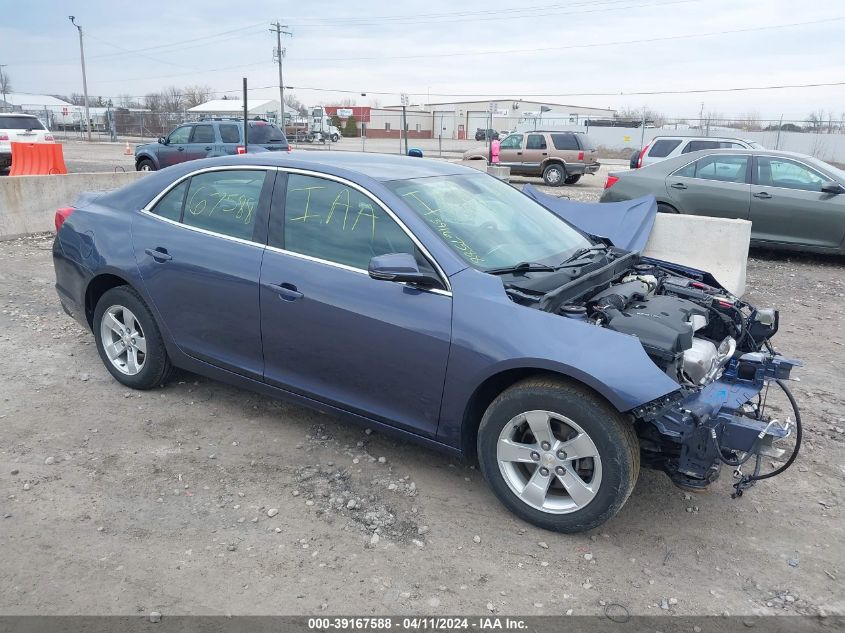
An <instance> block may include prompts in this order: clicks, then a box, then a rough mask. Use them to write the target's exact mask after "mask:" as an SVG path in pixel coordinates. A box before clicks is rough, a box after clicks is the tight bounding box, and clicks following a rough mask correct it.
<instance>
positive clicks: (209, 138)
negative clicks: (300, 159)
mask: <svg viewBox="0 0 845 633" xmlns="http://www.w3.org/2000/svg"><path fill="white" fill-rule="evenodd" d="M248 123H249V138H248V139H247V140H248V142H249V148H248V149H249V151H271V152H275V151H286V152H289V151H291V150H290V145H288V140H287V138H285V134H284V132H282V130H281V129H280V128H279V126H278V125H276V124H275V123H268V122H267V121H249V122H248ZM257 148H261V149H257ZM243 151H244V144H243V121H242V120H240V119H203V120H201V121H192V122H190V123H182V124H181V125H179V126H178V127H176V128H175V129H174V130H173V131H172V132H170V134H168V135H167V136H162V137H161V138H159V139H158V142H156V143H145V144H144V145H138V146H136V147H135V169H137V170H138V171H154V170H156V169H163V168H165V167H170V166H171V165H176V164H178V163H184V162H186V161H189V160H197V159H198V158H209V157H212V156H226V155H227V154H240V153H243Z"/></svg>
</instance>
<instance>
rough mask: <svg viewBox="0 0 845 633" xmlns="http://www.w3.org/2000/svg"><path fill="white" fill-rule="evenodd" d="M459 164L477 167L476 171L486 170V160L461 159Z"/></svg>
mask: <svg viewBox="0 0 845 633" xmlns="http://www.w3.org/2000/svg"><path fill="white" fill-rule="evenodd" d="M461 165H463V166H464V167H472V168H473V169H477V170H478V171H487V161H486V160H462V161H461Z"/></svg>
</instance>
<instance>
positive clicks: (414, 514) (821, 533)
mask: <svg viewBox="0 0 845 633" xmlns="http://www.w3.org/2000/svg"><path fill="white" fill-rule="evenodd" d="M573 189H574V188H573ZM50 245H51V238H49V237H44V236H41V237H33V238H27V239H22V240H17V241H13V242H5V243H0V328H2V329H1V330H0V358H2V364H0V380H2V382H0V424H2V433H0V489H1V490H2V495H0V517H5V518H0V547H2V549H1V550H0V551H2V553H3V565H2V566H0V595H2V599H1V600H0V613H2V614H22V613H38V614H59V613H61V614H124V615H136V614H143V613H147V612H150V611H153V610H155V611H159V612H161V613H163V614H164V615H165V616H167V615H173V614H200V613H201V614H319V613H350V612H351V613H358V614H369V613H394V614H403V613H415V614H420V613H426V614H445V613H452V614H454V613H474V614H486V613H490V612H491V611H492V612H496V613H502V614H523V615H534V614H538V615H539V614H568V613H571V614H577V615H582V614H599V613H602V612H603V610H604V608H605V606H604V605H605V603H618V604H620V605H623V606H624V608H625V609H627V610H628V611H629V612H630V613H631V614H651V615H654V614H668V613H674V614H687V615H692V614H696V615H697V614H702V615H710V614H724V613H730V614H732V615H737V614H818V613H828V614H833V613H838V614H842V613H843V612H845V592H843V578H845V548H843V546H842V543H843V542H845V521H843V500H845V499H844V498H843V497H844V496H843V492H845V488H843V484H845V463H844V462H843V447H845V432H844V431H845V397H843V394H842V387H843V379H842V373H841V372H842V357H843V351H845V348H843V345H845V329H843V327H845V323H843V313H842V306H843V298H845V281H843V279H845V278H843V274H842V273H843V266H845V261H843V260H842V259H830V258H806V257H787V256H784V255H771V254H765V253H754V254H753V257H752V260H751V262H750V267H749V275H748V277H749V293H748V298H749V299H750V300H752V301H753V302H757V303H759V304H761V305H768V304H775V305H778V306H779V307H780V308H781V309H782V310H783V312H782V330H781V333H780V335H779V336H778V337H777V343H778V346H779V348H781V349H782V350H784V351H785V352H788V353H789V354H791V355H795V356H799V357H801V358H803V359H804V360H805V362H806V365H807V366H806V368H805V369H803V370H800V372H799V375H800V376H801V378H802V382H800V383H794V384H795V390H796V395H797V396H798V398H799V400H800V403H801V405H802V407H803V410H804V420H805V427H806V443H805V448H804V451H803V452H802V455H801V457H800V459H799V461H798V462H797V464H796V465H795V466H794V467H793V468H792V469H790V470H789V471H788V472H787V473H786V474H785V475H783V476H782V477H780V478H778V479H776V480H774V481H770V482H763V483H761V484H759V485H758V486H757V487H755V488H754V489H752V490H751V491H749V492H748V493H747V494H746V496H744V497H743V498H742V499H739V500H731V498H730V496H729V492H730V490H731V488H730V484H731V479H730V473H729V472H724V474H723V479H722V480H721V481H720V482H719V483H718V484H717V485H716V486H715V487H714V490H713V491H712V492H710V493H709V494H705V495H700V496H694V497H692V498H688V497H686V495H685V493H684V492H682V491H680V490H678V489H677V488H675V487H673V486H672V485H671V484H670V483H669V480H668V478H666V477H665V476H664V475H662V474H660V473H655V472H651V471H643V472H642V474H641V476H640V479H639V483H638V484H637V487H636V489H635V490H634V493H633V496H632V498H631V499H630V500H629V502H628V504H627V505H626V506H625V507H624V508H623V510H622V512H621V513H620V514H619V515H618V516H617V517H616V518H615V519H614V520H613V521H611V522H610V523H608V524H606V525H605V526H603V527H602V528H600V529H599V530H597V531H596V532H595V533H591V534H584V535H577V536H563V535H557V534H552V533H548V532H543V531H541V530H538V529H535V528H533V527H531V526H529V525H526V524H524V523H521V522H520V521H519V520H517V519H515V518H514V517H513V516H512V515H510V514H509V513H508V512H507V511H506V510H504V509H503V508H502V507H501V506H500V505H499V503H498V502H497V501H496V500H495V498H494V497H493V495H492V494H491V493H490V492H489V491H488V489H487V487H486V486H485V484H484V482H483V481H482V478H481V477H480V475H479V472H478V471H477V470H476V469H475V468H473V467H472V466H470V465H467V464H463V463H459V462H457V461H455V460H452V459H449V458H447V457H444V456H442V455H440V454H437V453H433V452H430V451H428V450H424V449H420V448H418V447H416V446H413V445H410V444H404V443H399V442H395V441H393V440H391V439H388V438H385V437H384V436H381V435H379V434H377V433H372V434H370V433H368V432H366V431H365V430H364V429H361V428H357V427H352V426H347V425H344V424H341V423H339V422H338V421H337V420H335V419H333V418H331V417H327V416H324V415H320V414H317V413H313V412H311V411H309V410H305V409H301V408H299V407H295V406H291V405H288V404H285V403H280V402H276V401H272V400H269V399H266V398H263V397H260V396H256V395H253V394H251V393H247V392H244V391H239V390H237V389H233V388H231V387H228V386H225V385H222V384H219V383H216V382H213V381H210V380H207V379H205V378H200V377H197V376H194V375H188V374H184V373H182V374H179V375H178V376H177V378H176V379H174V380H173V381H172V382H171V383H170V384H168V385H167V386H166V387H164V388H162V389H157V390H154V391H149V392H134V391H130V390H128V389H126V388H124V387H121V386H120V385H119V384H118V383H117V382H115V381H114V380H113V379H112V378H111V377H110V375H109V374H108V373H107V372H106V370H105V368H104V367H103V366H102V364H101V362H100V360H99V358H98V356H97V353H96V350H95V348H94V345H93V339H92V336H91V334H90V332H87V331H84V330H83V329H82V328H81V327H79V326H78V325H76V324H75V323H74V322H73V321H71V320H70V319H69V318H68V317H66V316H65V315H64V314H63V313H62V311H61V309H60V307H59V304H58V301H57V299H56V296H55V293H54V291H53V287H52V284H53V269H52V263H51V255H50ZM270 515H273V516H270ZM376 529H377V532H376V533H377V534H378V538H377V539H376V538H373V536H372V535H373V534H374V530H376ZM376 541H377V542H376Z"/></svg>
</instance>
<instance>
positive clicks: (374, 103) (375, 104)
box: [370, 99, 381, 109]
mask: <svg viewBox="0 0 845 633" xmlns="http://www.w3.org/2000/svg"><path fill="white" fill-rule="evenodd" d="M370 107H371V108H376V109H378V108H380V107H381V100H380V99H370Z"/></svg>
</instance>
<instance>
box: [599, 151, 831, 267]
mask: <svg viewBox="0 0 845 633" xmlns="http://www.w3.org/2000/svg"><path fill="white" fill-rule="evenodd" d="M843 194H845V172H843V171H842V170H840V169H837V168H836V167H834V166H832V165H828V164H827V163H825V162H824V161H820V160H818V159H817V158H813V157H812V156H805V155H804V154H796V153H793V152H775V151H771V150H758V149H750V150H731V149H717V150H705V151H701V152H693V153H691V154H684V155H683V156H680V157H678V158H670V159H668V160H664V161H661V162H659V163H656V164H654V165H649V166H648V167H645V168H643V169H637V170H631V171H625V172H613V173H610V174H609V175H608V177H607V182H606V183H605V190H604V193H603V194H602V197H601V202H617V201H621V200H631V199H633V198H638V197H640V196H645V195H653V196H654V197H655V198H656V199H657V208H658V210H659V211H662V212H664V213H688V214H691V215H709V216H713V217H719V218H739V219H742V220H750V221H751V222H752V226H751V243H752V245H755V246H764V247H769V248H783V249H788V250H801V251H813V252H819V253H833V254H835V253H839V254H845V195H843Z"/></svg>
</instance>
